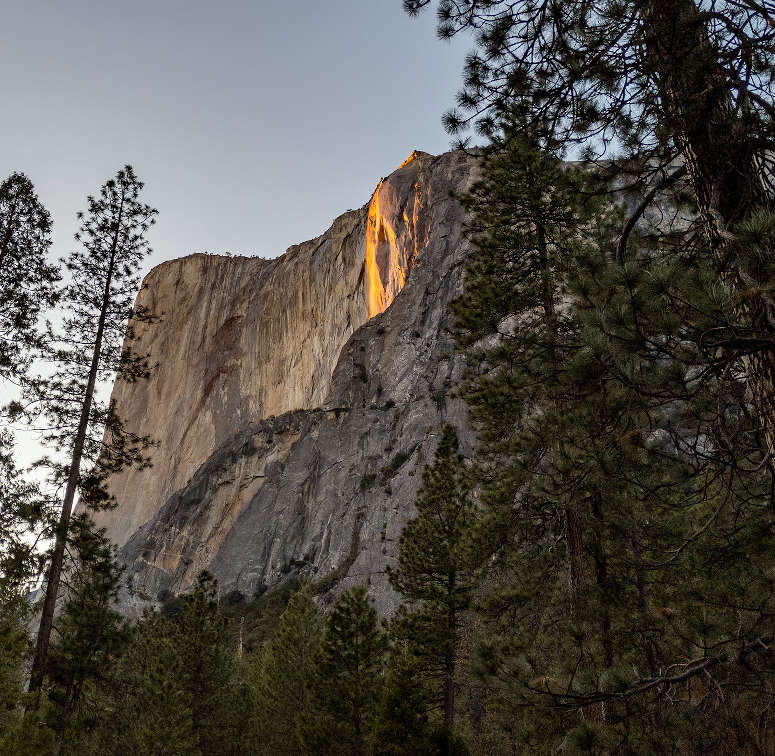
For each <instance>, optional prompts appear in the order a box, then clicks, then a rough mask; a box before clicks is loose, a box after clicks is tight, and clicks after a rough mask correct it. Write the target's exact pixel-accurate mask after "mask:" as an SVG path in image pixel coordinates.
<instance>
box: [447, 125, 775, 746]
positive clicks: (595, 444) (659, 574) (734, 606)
mask: <svg viewBox="0 0 775 756" xmlns="http://www.w3.org/2000/svg"><path fill="white" fill-rule="evenodd" d="M520 126H521V124H520ZM504 134H509V132H508V126H506V127H505V129H504ZM511 136H512V138H510V139H504V141H503V142H500V143H496V144H495V146H494V147H493V150H492V152H491V153H490V154H489V155H488V157H487V159H486V161H485V166H484V181H483V182H482V183H481V184H480V185H478V186H477V187H475V188H474V191H473V193H472V196H471V198H470V199H469V206H470V209H471V210H472V212H473V218H474V220H473V222H472V230H473V232H474V233H475V234H478V236H475V241H476V245H477V249H476V252H475V253H474V256H473V258H472V260H471V262H470V264H469V266H468V270H467V282H466V293H465V295H464V297H463V298H462V299H461V300H459V301H458V303H457V304H456V305H455V310H456V313H457V316H458V325H459V328H460V332H459V339H460V343H461V346H463V347H465V348H466V349H467V350H468V352H469V356H470V364H471V369H470V372H469V374H468V380H467V383H466V385H465V386H464V394H465V396H466V398H467V400H468V402H469V406H470V408H471V414H472V417H473V419H474V420H475V421H476V422H477V424H478V426H479V429H480V434H479V436H480V441H481V444H480V447H479V449H478V461H479V469H478V479H479V481H480V484H481V499H482V504H483V507H482V517H481V520H480V524H479V526H478V528H477V530H478V537H477V539H476V542H477V545H478V547H479V548H480V549H481V552H480V554H481V557H480V558H481V561H482V562H483V563H484V564H486V565H487V572H488V574H487V578H486V580H485V581H484V588H485V589H484V590H483V596H482V598H481V600H480V602H479V605H478V610H479V612H480V614H481V616H482V617H483V618H484V619H486V620H488V621H489V622H488V623H487V624H488V626H489V630H490V635H489V637H485V638H484V639H483V642H482V648H481V651H480V664H481V666H480V670H482V671H483V672H484V674H485V679H486V680H487V683H488V685H489V687H490V689H491V690H492V691H493V699H492V700H491V701H490V702H489V703H490V705H491V706H493V707H494V708H498V709H500V710H501V712H503V717H502V719H501V721H502V723H503V725H504V729H507V728H512V730H513V728H514V727H515V725H516V729H517V735H516V737H517V741H518V742H519V743H521V744H522V746H523V747H525V748H530V749H531V750H534V751H540V750H545V751H546V752H553V751H554V750H556V749H557V748H558V747H559V746H560V744H561V743H570V742H572V741H573V742H577V743H584V744H586V745H584V747H585V748H587V749H588V750H591V749H594V748H597V749H598V751H599V752H610V751H611V750H615V749H617V748H629V749H634V750H636V751H638V750H639V749H641V750H642V749H644V748H646V749H647V750H648V749H649V748H650V749H651V752H654V751H655V750H658V749H660V748H662V749H666V750H668V751H669V750H670V748H672V747H679V746H678V745H677V744H681V743H682V744H684V745H685V744H687V743H693V742H695V741H697V740H698V739H699V737H700V736H701V737H702V738H703V742H704V744H705V747H706V748H710V749H713V748H718V747H720V744H721V743H723V742H724V741H725V740H726V739H727V738H729V737H730V732H731V731H737V732H738V733H739V735H738V737H739V739H740V740H739V742H740V743H742V744H744V745H745V747H762V743H763V742H766V737H767V735H766V732H767V726H766V724H765V725H762V726H757V727H753V728H751V727H748V726H743V724H742V723H743V722H746V721H750V720H751V713H750V708H749V707H750V706H751V705H752V704H753V698H749V697H748V693H742V690H743V689H744V688H745V686H749V685H751V686H753V687H754V688H756V687H758V686H761V688H759V690H760V691H764V690H766V689H768V686H769V682H767V680H769V676H770V674H771V673H772V670H771V668H770V667H771V665H770V661H769V653H768V652H767V651H764V650H763V648H762V652H761V653H759V652H758V651H754V650H753V649H754V647H755V645H756V643H757V642H763V643H764V644H765V646H766V645H767V641H766V640H765V638H766V637H769V632H770V631H769V629H768V628H769V625H770V620H769V612H770V610H769V608H768V607H770V606H771V602H772V600H773V593H772V587H771V585H770V583H769V581H768V579H767V578H766V577H765V575H766V574H767V571H768V569H769V567H768V562H769V558H768V557H767V556H766V555H767V553H768V552H769V549H770V540H771V537H770V535H769V532H768V527H767V526H766V525H765V524H764V523H765V522H768V521H769V515H768V514H766V513H767V512H768V511H770V508H771V497H770V493H769V492H770V491H771V488H770V485H771V480H772V477H771V471H770V470H769V469H768V463H767V461H766V459H767V458H766V456H765V455H764V454H763V450H762V446H761V445H760V444H759V442H758V441H757V437H756V434H757V426H756V418H755V414H754V411H753V410H752V407H751V405H750V395H749V398H748V399H746V394H745V392H744V391H741V382H742V381H743V380H744V373H743V371H742V370H741V364H742V363H741V361H740V359H739V358H737V359H735V358H730V356H729V354H725V353H724V352H723V351H721V350H717V349H716V348H715V346H712V345H711V344H710V343H709V335H710V334H712V333H716V332H717V329H719V330H720V331H722V332H729V331H728V330H727V329H731V328H732V327H733V326H732V325H731V324H732V323H734V322H735V318H736V317H737V313H738V311H739V310H738V307H737V303H736V301H735V298H736V294H735V290H734V288H733V287H732V286H724V285H720V284H719V276H718V270H717V269H713V268H708V267H707V266H706V264H705V262H706V261H707V257H706V256H704V254H703V250H701V249H697V248H696V247H694V248H692V247H688V248H681V247H680V246H679V247H677V246H676V241H675V239H674V240H673V243H672V245H671V244H669V243H668V238H669V236H668V234H666V233H665V229H664V228H661V229H657V232H656V233H654V234H651V233H650V227H649V225H648V224H642V225H641V227H639V228H638V229H633V230H632V231H631V233H632V239H631V242H632V244H633V249H634V248H635V247H634V244H635V241H636V240H637V241H638V246H637V250H638V253H637V257H636V261H633V262H630V261H627V260H623V259H622V258H621V257H620V256H618V255H617V254H616V252H617V247H618V239H617V233H616V229H617V227H618V222H617V220H618V215H617V212H616V209H615V208H612V209H606V208H605V207H603V206H601V202H600V200H599V199H597V195H599V192H596V191H594V185H592V189H590V188H589V187H590V180H591V177H590V176H589V174H588V173H587V172H586V171H580V172H579V171H574V170H572V169H571V168H569V167H566V166H563V165H562V164H561V163H560V162H559V160H558V159H557V158H556V157H552V156H551V154H550V153H549V154H547V153H546V150H544V151H543V152H544V154H543V155H536V154H535V152H536V149H537V148H538V147H540V145H536V144H535V143H533V144H531V143H530V141H529V140H528V141H527V142H526V139H525V137H526V131H525V129H524V127H521V128H518V129H516V131H515V133H512V135H511ZM539 165H541V166H543V167H542V169H541V170H540V171H536V170H525V168H526V166H534V167H535V166H539ZM536 185H538V186H541V187H544V189H545V191H544V192H536V191H535V186H536ZM542 197H543V199H541V198H542ZM536 198H538V199H539V200H540V201H539V202H537V203H536ZM555 202H556V203H557V206H558V209H561V208H562V207H563V206H564V207H565V212H564V213H559V214H556V215H553V216H550V215H547V214H545V213H543V214H542V213H541V212H537V211H540V210H541V205H542V203H543V204H549V205H551V204H552V203H555ZM546 217H553V220H552V222H551V223H549V224H543V222H542V218H546ZM662 222H664V220H662ZM763 231H764V227H762V226H761V225H760V226H758V227H757V229H756V230H753V229H752V230H751V232H750V233H751V237H750V241H748V240H746V244H762V243H763V239H764V238H765V237H763V236H762V234H763ZM678 238H679V239H680V235H679V237H678ZM542 239H543V240H544V241H545V242H547V244H546V250H547V254H546V255H540V254H536V253H535V250H537V249H540V247H541V240H542ZM754 240H756V241H754ZM544 260H547V261H549V265H548V273H549V276H548V277H549V279H550V280H551V282H552V291H553V295H552V297H551V299H553V300H554V301H555V302H556V303H557V307H556V308H555V312H554V315H552V314H551V312H550V311H549V308H548V307H547V298H546V295H545V290H544V289H543V285H544V283H545V281H546V279H547V276H546V275H545V273H546V271H547V266H546V265H545V263H544ZM499 292H500V293H499ZM508 292H510V294H509V295H507V293H508ZM569 515H572V516H569ZM743 597H745V598H743ZM743 606H746V607H748V609H747V610H746V611H743V612H742V614H741V613H740V610H741V608H742V607H743ZM754 607H756V608H754ZM733 617H734V619H733ZM711 638H712V640H711ZM722 648H727V649H731V648H734V649H735V652H734V654H733V655H734V656H735V658H737V659H739V660H740V664H738V663H732V662H731V660H730V657H728V656H727V655H726V652H723V651H721V650H720V649H722ZM760 648H761V647H760ZM714 649H715V650H714ZM722 659H723V660H724V661H722ZM687 660H688V661H687ZM709 667H712V668H713V670H714V672H713V673H712V674H711V673H710V672H709V671H708V670H709ZM665 670H668V671H669V672H665ZM671 670H672V671H671ZM673 672H675V674H674V673H673ZM707 675H710V676H711V678H712V679H713V680H714V684H715V685H719V686H721V688H723V687H724V686H728V687H729V688H730V689H731V688H734V687H736V686H742V687H741V688H739V690H740V691H741V693H740V694H739V695H737V696H734V700H735V703H734V705H732V706H729V704H730V703H731V700H732V698H731V695H732V694H731V693H730V694H729V695H727V696H726V697H725V701H727V706H729V708H728V709H727V711H728V715H729V716H728V719H727V720H726V721H725V722H724V724H722V719H721V718H720V717H718V716H716V717H715V718H714V720H713V723H712V724H711V723H709V722H706V723H705V724H704V727H702V728H698V727H697V723H698V719H700V718H702V717H703V716H704V709H703V707H711V706H713V705H717V704H718V699H715V695H714V694H713V693H712V690H713V688H711V689H710V690H704V692H703V696H702V697H701V698H700V699H699V702H698V703H697V705H696V706H695V705H694V703H693V702H692V693H691V690H692V689H693V688H692V686H693V685H694V686H696V685H697V684H698V683H697V678H699V677H704V676H707ZM754 678H755V679H756V681H757V682H754ZM744 681H745V682H744ZM676 687H678V688H680V691H681V692H680V694H679V695H678V696H677V697H674V698H672V699H671V701H672V705H671V706H668V705H666V699H665V691H670V690H674V689H675V688H676ZM721 688H715V689H716V690H720V689H721ZM694 690H696V687H695V688H694ZM714 699H715V700H716V704H711V701H712V700H714ZM759 714H760V712H757V716H758V715H759ZM755 718H756V717H755V716H754V717H753V719H755ZM700 734H701V735H700ZM762 738H764V739H765V740H764V741H763V740H762ZM646 744H648V746H646ZM754 744H756V745H755V746H754Z"/></svg>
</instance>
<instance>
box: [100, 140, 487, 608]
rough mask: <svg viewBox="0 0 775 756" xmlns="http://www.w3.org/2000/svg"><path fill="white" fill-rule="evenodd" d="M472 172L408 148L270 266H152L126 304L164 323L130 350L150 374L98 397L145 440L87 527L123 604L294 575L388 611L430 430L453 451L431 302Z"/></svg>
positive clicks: (460, 252) (438, 325) (441, 326)
mask: <svg viewBox="0 0 775 756" xmlns="http://www.w3.org/2000/svg"><path fill="white" fill-rule="evenodd" d="M475 172H476V159H475V158H474V157H472V156H471V155H468V154H466V153H463V152H451V153H447V154H445V155H442V156H439V157H433V156H431V155H427V154H425V153H416V152H415V153H413V154H412V155H411V156H410V158H409V159H408V160H407V161H406V162H405V163H404V164H403V165H402V166H400V167H399V168H398V169H397V170H396V171H395V172H394V173H392V174H391V175H390V176H388V177H387V178H385V179H383V180H382V181H380V183H379V185H378V186H377V189H376V190H375V192H374V194H373V195H372V198H371V200H370V202H368V203H367V204H366V205H365V206H364V207H362V208H361V209H359V210H355V211H350V212H347V213H345V214H344V215H342V216H340V217H339V218H337V219H336V220H335V221H334V223H333V225H332V226H331V228H329V229H328V231H326V232H325V233H324V234H322V235H321V236H319V237H318V238H316V239H313V240H312V241H308V242H305V243H303V244H300V245H297V246H294V247H291V248H290V249H289V250H288V251H287V252H286V253H285V254H284V255H282V256H281V257H278V258H277V259H274V260H262V259H259V258H248V257H220V256H215V255H193V256H190V257H185V258H181V259H179V260H173V261H171V262H167V263H164V264H162V265H160V266H158V267H157V268H155V269H154V270H153V271H151V273H150V274H149V275H148V277H147V278H146V281H145V285H144V287H143V289H142V290H141V292H140V295H139V298H138V299H139V304H142V305H144V306H146V307H148V308H149V309H151V310H152V311H153V312H156V313H157V314H159V315H160V316H161V317H162V321H161V323H160V324H156V325H152V326H147V327H145V328H144V329H143V330H142V331H141V332H140V333H139V342H137V343H136V344H135V348H136V349H137V350H138V351H141V352H148V353H149V354H150V356H151V360H152V362H154V363H158V367H157V368H156V371H155V372H154V374H153V376H152V378H151V379H150V380H149V381H147V382H144V383H136V384H121V383H119V384H117V385H116V386H115V388H114V392H113V398H114V399H115V401H116V405H117V411H118V412H119V414H120V415H121V416H122V417H123V418H124V419H125V420H126V422H127V423H128V425H129V426H130V427H131V428H133V429H134V430H137V431H139V432H142V433H147V434H150V435H151V436H153V437H154V438H156V439H158V440H159V442H160V445H159V447H158V448H157V449H155V450H154V451H153V453H152V463H153V466H152V467H151V468H150V469H146V470H143V471H128V472H125V473H123V474H121V475H118V476H116V477H115V478H114V479H113V480H112V483H111V489H112V492H113V493H114V494H115V496H116V498H117V500H118V507H117V508H116V509H115V510H112V511H109V512H105V513H102V514H100V516H99V524H100V525H102V526H104V527H106V529H107V531H108V534H109V535H110V536H111V538H112V539H113V540H114V541H115V542H116V543H117V544H118V545H119V546H120V549H121V551H120V555H121V559H122V560H123V561H124V562H125V563H126V564H127V566H128V568H129V574H130V576H131V579H132V583H133V585H134V587H135V589H136V594H135V595H136V597H139V599H140V601H141V602H142V601H144V600H155V599H156V598H157V597H158V595H159V594H160V593H161V592H162V591H172V592H173V593H177V592H179V591H182V590H185V589H186V588H187V587H188V586H189V585H190V584H191V582H192V581H193V579H194V577H195V576H196V574H197V573H198V572H199V571H200V570H201V569H205V568H206V569H209V570H211V571H212V572H213V573H215V575H216V576H217V577H218V578H219V580H220V583H221V586H222V589H223V590H224V591H229V590H239V591H240V592H242V593H243V594H244V595H246V596H248V597H250V596H252V595H253V594H255V593H256V592H257V591H260V590H263V589H264V588H267V587H271V586H273V585H277V584H279V583H281V582H283V581H285V580H287V579H289V578H290V577H294V576H298V575H307V576H309V577H310V578H311V579H312V580H313V581H315V583H316V584H317V585H318V587H319V588H320V591H321V593H323V594H324V595H326V594H330V593H331V591H333V590H334V589H337V588H341V587H344V586H347V585H351V584H353V583H358V582H366V583H368V584H369V587H370V592H371V594H372V596H373V597H374V599H375V601H376V602H377V605H378V607H379V609H380V610H381V611H382V612H384V613H389V612H390V611H391V609H392V608H393V607H394V606H395V602H396V597H395V596H394V595H393V594H392V592H391V590H390V588H389V585H388V582H387V579H386V577H385V572H384V570H385V565H386V564H387V563H388V562H389V561H390V560H391V559H393V558H394V557H395V553H396V545H397V539H398V536H399V534H400V532H401V530H402V528H403V526H404V524H405V523H406V521H407V519H408V518H409V517H410V516H411V515H412V502H413V500H414V496H415V493H416V491H417V489H418V488H419V486H420V483H421V475H420V473H421V470H422V466H423V465H424V464H425V463H426V462H427V461H428V460H429V458H431V457H432V455H433V451H434V449H435V443H436V438H437V434H438V431H439V427H440V425H441V423H442V422H443V421H444V420H450V421H451V422H453V423H455V424H456V425H457V426H458V427H459V428H460V429H461V431H462V439H463V444H464V447H466V446H467V445H468V444H469V441H470V439H469V437H468V434H467V431H466V429H465V410H464V407H463V405H462V404H461V403H460V401H459V400H457V399H455V398H453V397H452V387H453V385H454V383H455V381H456V379H457V378H458V377H459V375H460V373H461V370H462V362H461V359H460V358H459V357H458V356H456V355H454V354H453V349H452V341H451V338H450V336H449V334H448V332H447V328H448V327H449V316H448V312H447V304H448V302H449V300H450V299H451V298H453V297H454V296H455V295H456V294H457V293H458V292H459V290H460V285H461V276H462V270H463V263H464V260H465V257H466V252H467V242H466V241H465V240H464V239H463V238H462V235H461V225H462V220H463V209H462V207H461V206H460V204H459V203H458V202H457V201H456V200H455V199H454V198H453V196H452V194H457V193H460V192H462V191H464V190H465V188H466V187H467V186H468V185H469V184H470V182H471V181H472V180H473V178H474V175H475Z"/></svg>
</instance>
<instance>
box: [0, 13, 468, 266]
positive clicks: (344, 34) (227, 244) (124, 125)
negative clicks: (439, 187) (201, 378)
mask: <svg viewBox="0 0 775 756" xmlns="http://www.w3.org/2000/svg"><path fill="white" fill-rule="evenodd" d="M434 21H435V19H434V15H433V14H432V13H426V14H423V15H422V16H421V17H420V18H419V19H411V18H409V17H408V16H407V15H406V14H405V13H404V12H403V10H402V8H401V0H252V2H251V1H249V0H220V2H212V0H209V1H207V2H204V1H203V0H152V1H149V0H134V2H118V0H88V1H87V0H67V2H62V1H61V0H49V1H44V0H5V2H3V10H2V20H1V22H0V70H2V77H0V102H2V113H3V115H2V118H0V178H4V177H5V176H7V175H8V174H9V173H11V172H12V171H15V170H19V171H23V172H25V173H26V174H27V175H28V176H29V177H30V178H31V180H32V181H33V183H34V184H35V186H36V188H37V190H38V193H39V195H40V197H41V199H42V201H43V202H44V204H45V205H46V206H47V208H48V209H49V211H50V212H51V214H52V217H53V219H54V239H55V250H56V252H57V253H58V254H60V255H61V254H64V253H66V252H67V251H69V247H70V245H71V243H72V242H71V239H72V234H73V232H74V231H75V227H76V221H75V213H76V211H77V210H79V209H82V208H83V207H84V205H85V201H84V200H85V197H86V195H87V194H89V193H93V192H96V191H97V189H98V188H99V186H100V185H101V184H102V183H103V182H104V181H105V180H106V179H107V178H109V177H110V176H111V175H113V174H114V173H115V172H116V170H117V169H118V168H119V167H121V166H122V165H123V164H124V163H131V164H132V165H133V166H134V168H135V171H136V172H137V174H138V175H139V176H140V178H141V179H142V180H144V181H145V184H146V192H145V196H146V201H148V202H150V203H151V204H153V205H154V206H156V207H157V208H158V209H159V211H160V216H159V222H158V225H157V227H156V228H155V229H154V231H153V232H152V236H151V243H152V245H153V247H154V255H153V258H152V259H151V261H150V263H149V264H148V265H147V266H145V268H146V270H147V269H149V268H150V267H151V264H155V263H157V262H159V261H161V260H164V259H171V258H173V257H179V256H181V255H185V254H188V253H191V252H200V251H210V252H223V251H230V252H234V253H242V254H257V255H261V256H264V257H274V256H276V255H278V254H281V253H282V252H283V251H284V250H285V248H286V247H287V246H288V245H290V244H293V243H297V242H300V241H303V240H305V239H308V238H311V237H314V236H317V235H318V234H319V233H321V232H322V231H324V230H325V229H326V228H327V227H328V225H329V224H330V222H331V221H332V220H333V218H334V217H335V216H337V215H338V214H339V213H341V212H342V211H344V210H347V209H348V208H351V207H358V206H360V205H361V204H362V203H364V202H366V201H367V200H368V198H369V195H370V193H371V191H372V190H373V188H374V186H375V185H376V183H377V181H378V180H379V178H380V177H381V176H383V175H387V174H388V173H390V172H391V171H392V170H393V169H394V168H395V167H397V166H398V165H399V164H400V163H401V161H402V160H403V159H404V158H405V157H406V156H407V155H408V154H409V152H410V151H411V150H412V149H414V148H417V149H421V150H425V151H427V152H431V153H439V152H443V151H445V150H446V149H448V147H449V137H448V136H447V135H446V134H445V133H444V131H443V129H442V127H441V125H440V117H441V114H442V113H443V111H444V110H445V109H447V108H448V107H449V106H450V105H452V104H453V102H454V94H455V91H456V90H457V88H458V86H459V83H460V77H461V69H462V64H463V58H464V55H465V53H466V52H467V50H468V47H469V46H470V40H469V39H465V40H459V41H455V43H454V44H451V45H450V44H448V43H444V42H441V41H439V40H437V38H436V36H435V31H434Z"/></svg>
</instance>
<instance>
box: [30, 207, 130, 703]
mask: <svg viewBox="0 0 775 756" xmlns="http://www.w3.org/2000/svg"><path fill="white" fill-rule="evenodd" d="M122 212H123V198H122V201H121V205H120V206H119V211H118V218H117V220H116V231H115V234H114V236H113V241H112V243H111V249H110V262H109V264H108V274H107V278H106V280H105V289H104V292H103V295H102V307H101V310H100V319H99V322H98V325H97V335H96V338H95V340H94V351H93V352H92V360H91V367H90V368H89V380H88V382H87V384H86V393H85V396H84V400H83V405H82V407H81V417H80V420H79V422H78V430H77V432H76V435H75V442H74V443H73V455H72V458H71V460H70V472H69V474H68V478H67V487H66V488H65V498H64V502H63V504H62V512H61V514H60V516H59V523H58V525H57V529H56V539H55V541H54V550H53V552H52V554H51V565H50V566H49V570H48V577H47V580H46V597H45V600H44V602H43V612H42V614H41V618H40V626H39V628H38V637H37V640H36V642H35V656H34V658H33V662H32V670H31V672H30V687H29V690H30V691H38V690H40V689H41V687H42V686H43V679H44V677H45V673H46V662H47V660H48V647H49V642H50V640H51V629H52V627H53V624H54V612H55V610H56V601H57V594H58V593H59V583H60V580H61V577H62V565H63V563H64V556H65V548H66V547H67V532H68V528H69V525H70V516H71V514H72V510H73V502H74V500H75V492H76V489H77V487H78V479H79V477H80V470H81V458H82V457H83V449H84V445H85V443H86V431H87V429H88V427H89V415H90V414H91V407H92V402H93V399H94V386H95V384H96V382H97V372H98V369H99V363H100V354H101V350H102V336H103V333H104V331H105V319H106V317H107V312H108V306H109V304H110V284H111V281H112V279H113V265H114V261H115V256H116V250H117V248H118V236H119V232H120V230H121V217H122Z"/></svg>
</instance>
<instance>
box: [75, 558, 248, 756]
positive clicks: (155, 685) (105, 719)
mask: <svg viewBox="0 0 775 756" xmlns="http://www.w3.org/2000/svg"><path fill="white" fill-rule="evenodd" d="M108 672H109V674H108ZM235 688H236V689H237V693H240V694H242V693H244V692H245V690H244V687H243V686H242V685H241V683H240V680H239V677H238V675H237V671H236V668H235V648H234V643H233V639H232V636H231V632H230V629H229V627H228V623H227V621H226V619H225V618H224V616H223V615H222V614H221V613H220V609H219V605H218V585H217V582H216V581H215V579H214V578H213V577H212V575H210V574H209V573H207V572H202V573H200V574H199V576H198V577H197V581H196V583H195V585H194V586H193V588H192V590H191V591H190V592H189V593H187V594H184V595H182V596H181V597H180V598H179V602H178V611H177V612H176V613H175V614H174V615H173V616H165V615H164V614H162V613H160V612H150V611H149V612H146V613H145V614H144V615H143V617H142V618H141V619H140V621H139V622H138V623H137V624H136V626H135V627H134V628H133V632H132V638H131V641H130V643H129V645H128V648H127V649H126V651H125V653H123V655H122V656H121V658H120V660H119V662H118V664H117V665H114V667H113V669H111V670H108V671H106V679H104V680H100V684H99V685H96V686H91V687H90V688H89V689H88V691H87V694H88V695H87V698H88V700H87V701H86V702H85V703H84V704H83V705H82V706H81V710H80V718H79V720H78V721H77V722H76V723H75V724H74V725H73V726H72V733H71V734H70V735H69V737H68V740H67V741H66V750H69V751H70V752H73V753H78V754H81V753H94V754H95V755H96V754H103V753H112V754H138V755H139V754H157V755H158V756H162V754H186V756H188V755H189V754H208V755H209V754H213V756H217V755H218V754H232V753H235V752H240V751H239V749H240V747H241V745H242V744H244V743H245V742H246V738H245V737H244V733H245V732H246V731H247V730H249V729H250V727H249V724H250V722H249V716H248V714H249V712H248V706H247V705H246V703H245V702H243V701H241V700H240V697H239V695H236V694H235V691H234V689H235Z"/></svg>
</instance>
